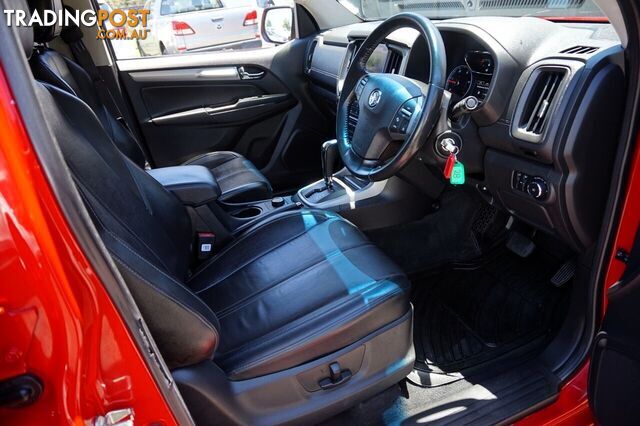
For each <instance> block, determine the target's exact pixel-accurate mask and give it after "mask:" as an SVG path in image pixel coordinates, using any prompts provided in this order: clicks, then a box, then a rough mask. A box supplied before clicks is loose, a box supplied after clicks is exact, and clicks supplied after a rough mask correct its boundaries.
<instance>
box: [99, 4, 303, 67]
mask: <svg viewBox="0 0 640 426" xmlns="http://www.w3.org/2000/svg"><path fill="white" fill-rule="evenodd" d="M98 2H99V3H98V5H99V7H100V8H101V9H105V10H115V9H123V10H124V11H125V13H127V12H128V11H129V10H131V9H138V10H139V9H145V10H149V15H148V19H147V26H146V28H143V27H142V25H139V26H138V27H136V28H129V27H127V28H126V30H127V31H126V36H124V37H123V36H122V34H123V32H122V31H120V32H117V31H116V32H115V34H116V36H115V37H113V38H109V40H110V42H111V45H112V46H113V50H114V52H115V55H116V57H117V59H133V58H141V57H150V56H159V55H184V54H191V53H197V52H215V51H225V50H227V51H228V50H249V49H267V48H272V47H273V46H274V45H273V44H272V43H270V42H268V41H266V40H263V39H262V35H261V30H260V23H261V21H262V15H263V12H264V9H265V8H267V7H272V6H294V0H147V1H146V2H144V0H138V2H139V3H138V2H137V1H136V0H126V1H123V0H98ZM123 5H126V6H123ZM269 16H270V17H271V15H269ZM269 24H270V25H271V24H272V22H269ZM281 26H282V27H283V28H282V31H283V32H286V31H287V29H289V32H290V26H291V23H290V22H283V24H282V25H281ZM145 30H146V31H145ZM276 30H277V29H276ZM269 34H271V32H269Z"/></svg>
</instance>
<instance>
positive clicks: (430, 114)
mask: <svg viewBox="0 0 640 426" xmlns="http://www.w3.org/2000/svg"><path fill="white" fill-rule="evenodd" d="M400 28H413V29H415V30H417V31H418V32H420V34H421V35H422V36H423V37H424V39H425V40H426V41H427V46H428V50H429V59H430V60H429V68H430V70H429V71H430V72H429V81H428V82H427V83H424V82H419V81H417V80H413V79H410V78H407V77H404V76H399V75H394V74H379V73H368V72H367V71H366V64H367V62H368V60H369V58H370V57H371V55H372V54H373V52H374V50H375V49H376V48H377V47H378V45H379V44H380V43H382V42H383V41H384V40H385V39H386V38H387V37H388V36H389V34H391V33H392V32H394V31H396V30H398V29H400ZM445 78H446V54H445V48H444V43H443V41H442V36H441V35H440V32H439V31H438V29H437V28H436V27H435V25H434V24H433V23H432V22H431V21H430V20H429V19H427V18H425V17H424V16H422V15H418V14H415V13H400V14H397V15H394V16H392V17H390V18H388V19H387V20H385V21H384V22H382V23H381V24H380V25H379V26H378V27H377V28H376V29H375V30H374V31H373V32H372V33H371V34H370V35H369V37H367V38H366V39H365V41H364V42H363V44H362V45H361V47H360V49H359V50H358V51H357V53H356V55H355V57H354V59H353V62H352V64H351V66H350V67H349V70H348V71H347V74H346V76H345V79H344V83H343V89H342V92H341V94H340V99H339V101H338V118H337V131H336V136H337V140H338V151H339V153H340V157H341V158H342V161H343V162H344V164H345V166H346V167H347V169H348V170H349V171H350V172H351V173H353V174H354V175H356V176H358V177H360V178H364V179H368V180H370V181H380V180H384V179H388V178H390V177H391V176H393V175H395V174H396V173H397V172H398V171H400V170H401V169H402V168H403V167H404V166H405V165H406V164H407V163H408V162H409V160H410V159H411V158H413V156H414V155H415V154H416V153H417V152H418V151H419V150H420V149H421V148H422V147H423V145H424V143H425V142H426V140H427V137H428V136H429V134H430V133H431V132H432V130H433V128H434V126H435V124H436V122H437V120H438V115H439V113H440V102H441V100H442V94H443V92H444V87H445ZM374 92H376V93H374ZM353 102H357V104H358V106H359V109H360V114H359V118H358V123H357V124H356V127H355V130H354V132H353V136H352V138H351V139H350V138H349V134H348V119H349V109H350V108H351V106H352V103H353ZM403 109H404V111H403ZM408 110H413V111H412V112H411V115H409V118H408V119H407V118H406V117H407V115H405V113H406V112H407V111H408ZM399 114H400V115H399ZM390 116H391V120H389V118H390ZM398 117H400V118H401V121H400V123H402V124H404V122H403V121H402V120H405V119H406V120H407V122H406V123H407V125H406V131H405V132H404V134H402V133H400V132H399V130H400V129H399V128H398V129H397V130H398V131H396V130H392V128H393V129H395V128H394V127H393V126H392V124H394V123H395V124H399V123H397V119H398ZM387 121H389V125H387ZM359 126H361V127H359ZM366 139H369V140H366ZM398 139H400V140H401V145H400V147H399V148H398V149H397V151H396V152H395V154H393V155H392V156H391V157H390V158H384V156H385V154H386V153H387V149H388V148H389V147H390V146H392V147H393V144H396V143H397V141H398Z"/></svg>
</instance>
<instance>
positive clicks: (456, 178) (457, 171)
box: [450, 161, 464, 185]
mask: <svg viewBox="0 0 640 426" xmlns="http://www.w3.org/2000/svg"><path fill="white" fill-rule="evenodd" d="M450 182H451V185H462V184H464V164H462V163H461V162H459V161H456V164H455V165H454V166H453V170H452V171H451V179H450Z"/></svg>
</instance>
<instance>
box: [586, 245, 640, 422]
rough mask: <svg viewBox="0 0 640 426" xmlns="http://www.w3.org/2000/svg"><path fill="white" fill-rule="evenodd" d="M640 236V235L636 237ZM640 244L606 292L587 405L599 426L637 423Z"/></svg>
mask: <svg viewBox="0 0 640 426" xmlns="http://www.w3.org/2000/svg"><path fill="white" fill-rule="evenodd" d="M638 235H640V233H639V234H638ZM639 251H640V243H639V242H638V236H636V243H635V244H634V248H633V252H632V253H631V257H630V258H629V263H628V264H627V270H626V272H625V274H624V275H623V277H622V279H621V280H620V281H619V282H618V283H617V284H616V285H614V286H612V287H611V288H610V289H609V293H608V295H607V296H608V306H607V312H606V315H605V319H604V322H603V325H602V330H601V331H600V333H598V335H597V336H596V341H595V343H594V349H593V355H592V360H591V367H590V372H589V402H590V404H591V408H592V409H593V411H594V413H595V416H596V419H597V420H598V423H599V424H601V425H605V426H606V425H616V426H624V425H634V424H638V420H637V419H638V414H637V405H638V395H640V309H638V308H639V307H640V270H639V266H640V253H639Z"/></svg>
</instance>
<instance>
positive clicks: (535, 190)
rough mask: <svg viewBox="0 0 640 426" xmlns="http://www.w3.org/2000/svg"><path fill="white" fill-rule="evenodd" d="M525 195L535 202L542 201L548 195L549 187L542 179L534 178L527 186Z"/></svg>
mask: <svg viewBox="0 0 640 426" xmlns="http://www.w3.org/2000/svg"><path fill="white" fill-rule="evenodd" d="M527 193H528V194H529V195H530V196H532V197H533V198H535V199H536V200H544V199H545V198H547V194H548V193H549V186H548V185H547V182H546V181H545V180H544V179H543V178H541V177H537V176H536V177H534V178H533V179H531V181H530V182H529V184H528V185H527Z"/></svg>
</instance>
